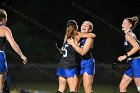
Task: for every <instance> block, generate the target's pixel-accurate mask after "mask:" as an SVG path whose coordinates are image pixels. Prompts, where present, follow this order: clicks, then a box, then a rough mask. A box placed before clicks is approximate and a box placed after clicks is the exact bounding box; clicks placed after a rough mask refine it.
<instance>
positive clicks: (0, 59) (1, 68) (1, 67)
mask: <svg viewBox="0 0 140 93" xmlns="http://www.w3.org/2000/svg"><path fill="white" fill-rule="evenodd" d="M7 71H8V67H7V61H6V56H5V53H4V52H3V51H1V50H0V74H3V73H5V72H7Z"/></svg>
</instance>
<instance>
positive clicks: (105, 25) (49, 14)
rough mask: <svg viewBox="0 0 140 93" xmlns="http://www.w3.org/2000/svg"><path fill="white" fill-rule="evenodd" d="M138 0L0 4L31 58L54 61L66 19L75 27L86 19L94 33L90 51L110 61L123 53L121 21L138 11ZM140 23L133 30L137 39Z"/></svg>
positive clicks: (10, 1)
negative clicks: (75, 22) (56, 45)
mask: <svg viewBox="0 0 140 93" xmlns="http://www.w3.org/2000/svg"><path fill="white" fill-rule="evenodd" d="M137 4H138V0H133V1H131V0H3V1H1V5H0V7H1V8H3V9H5V10H6V11H7V14H8V23H7V26H8V27H9V28H10V29H11V30H12V32H13V35H14V37H15V40H16V41H17V43H18V44H19V46H20V47H21V49H22V50H23V51H24V53H25V54H26V55H27V57H28V58H29V60H30V61H32V62H39V61H40V59H41V62H50V61H53V62H56V61H58V60H59V57H60V54H59V52H58V51H57V50H56V48H55V41H57V42H58V43H59V46H61V44H62V43H61V42H62V40H63V36H64V34H65V30H66V23H67V21H68V20H71V19H74V20H76V21H77V23H78V25H79V27H80V25H81V24H82V22H83V21H85V20H89V21H91V22H92V23H93V25H94V31H93V33H95V34H96V35H97V37H96V38H95V43H94V51H93V55H94V58H95V59H96V61H97V62H105V63H112V62H113V61H115V60H116V58H117V57H118V56H119V55H121V54H123V53H124V50H123V35H122V33H121V23H122V21H123V19H124V18H126V17H133V16H136V15H140V7H139V6H138V5H137ZM139 29H140V23H138V25H137V27H136V28H135V29H134V33H135V34H136V35H137V37H138V39H140V31H139Z"/></svg>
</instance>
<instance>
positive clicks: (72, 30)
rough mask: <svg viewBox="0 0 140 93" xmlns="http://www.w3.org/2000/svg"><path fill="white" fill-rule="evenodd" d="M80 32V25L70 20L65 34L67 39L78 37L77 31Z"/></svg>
mask: <svg viewBox="0 0 140 93" xmlns="http://www.w3.org/2000/svg"><path fill="white" fill-rule="evenodd" d="M77 30H78V25H77V23H76V21H75V20H69V21H68V22H67V29H66V34H65V39H67V38H69V37H74V36H75V35H76V31H77Z"/></svg>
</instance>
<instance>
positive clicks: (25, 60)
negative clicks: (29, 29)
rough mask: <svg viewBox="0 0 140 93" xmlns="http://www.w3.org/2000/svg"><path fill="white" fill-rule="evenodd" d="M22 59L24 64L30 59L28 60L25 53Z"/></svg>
mask: <svg viewBox="0 0 140 93" xmlns="http://www.w3.org/2000/svg"><path fill="white" fill-rule="evenodd" d="M21 59H22V60H23V64H26V63H27V62H28V61H27V58H26V57H25V56H24V55H23V56H21Z"/></svg>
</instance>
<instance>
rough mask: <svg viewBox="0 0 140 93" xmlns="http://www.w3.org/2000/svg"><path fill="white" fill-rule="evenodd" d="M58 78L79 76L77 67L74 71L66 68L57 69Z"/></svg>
mask: <svg viewBox="0 0 140 93" xmlns="http://www.w3.org/2000/svg"><path fill="white" fill-rule="evenodd" d="M56 75H57V76H62V77H65V78H69V77H74V75H76V76H78V68H77V67H75V68H73V69H70V70H69V69H64V68H57V70H56Z"/></svg>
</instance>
